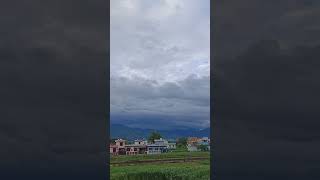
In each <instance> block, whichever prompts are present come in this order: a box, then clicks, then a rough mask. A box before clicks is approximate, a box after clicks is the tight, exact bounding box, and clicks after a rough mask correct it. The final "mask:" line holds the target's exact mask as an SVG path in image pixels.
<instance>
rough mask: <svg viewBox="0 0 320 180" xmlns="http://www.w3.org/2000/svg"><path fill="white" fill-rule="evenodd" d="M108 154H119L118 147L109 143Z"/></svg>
mask: <svg viewBox="0 0 320 180" xmlns="http://www.w3.org/2000/svg"><path fill="white" fill-rule="evenodd" d="M110 154H111V155H119V148H118V146H117V145H114V144H113V145H110Z"/></svg>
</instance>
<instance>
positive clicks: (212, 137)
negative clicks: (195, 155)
mask: <svg viewBox="0 0 320 180" xmlns="http://www.w3.org/2000/svg"><path fill="white" fill-rule="evenodd" d="M213 17H214V3H213V1H210V179H211V180H212V179H216V178H215V174H216V173H215V159H214V156H215V152H214V149H215V148H214V143H215V140H216V138H215V131H214V129H215V123H214V108H213V107H214V92H213V87H214V82H213V81H214V58H213V57H214V56H213V55H214V48H213V32H214V31H213V28H214V25H213V24H214V19H213Z"/></svg>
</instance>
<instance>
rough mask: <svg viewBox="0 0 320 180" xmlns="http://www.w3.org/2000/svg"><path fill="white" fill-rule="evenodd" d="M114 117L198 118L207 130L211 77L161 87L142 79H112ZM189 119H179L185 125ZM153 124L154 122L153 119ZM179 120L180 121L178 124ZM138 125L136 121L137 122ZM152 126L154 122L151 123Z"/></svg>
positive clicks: (112, 109) (170, 83) (186, 80)
mask: <svg viewBox="0 0 320 180" xmlns="http://www.w3.org/2000/svg"><path fill="white" fill-rule="evenodd" d="M111 81H113V82H114V83H112V84H111V88H110V90H111V94H112V96H111V114H112V115H119V114H126V115H139V114H140V115H141V116H145V115H148V116H169V117H171V118H174V119H176V116H183V117H188V116H190V117H194V118H195V117H196V118H197V119H194V120H195V121H198V122H197V123H196V124H198V127H206V126H208V123H209V113H210V100H209V98H208V97H209V95H210V94H209V93H210V84H209V83H208V82H209V81H210V80H209V77H208V76H207V77H196V76H192V75H191V76H189V77H188V78H187V79H185V80H182V81H179V82H166V83H164V84H159V83H158V82H157V81H155V80H147V79H142V78H132V79H128V78H125V77H118V78H113V79H111ZM189 119H190V118H187V119H180V120H178V122H176V123H177V124H179V123H180V124H181V125H183V124H184V123H185V122H186V121H188V120H189ZM150 121H152V120H150ZM179 121H180V122H179ZM135 123H136V122H135ZM150 123H153V122H150Z"/></svg>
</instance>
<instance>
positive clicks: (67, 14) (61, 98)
mask: <svg viewBox="0 0 320 180" xmlns="http://www.w3.org/2000/svg"><path fill="white" fill-rule="evenodd" d="M107 5H108V3H107V2H104V1H98V0H95V1H90V2H86V1H50V2H49V1H35V0H34V1H28V2H27V1H25V2H24V1H19V2H18V1H10V2H9V1H8V2H7V3H3V4H2V5H1V8H0V9H1V22H2V26H1V27H2V28H1V31H0V37H1V42H0V58H1V65H0V74H1V76H0V77H1V78H0V79H1V89H0V94H1V110H0V111H1V115H2V117H1V122H0V139H1V147H2V148H1V150H0V151H1V159H2V160H1V163H0V168H1V171H2V172H3V173H1V174H2V175H3V176H6V175H7V174H8V176H6V177H5V178H9V179H13V178H16V177H17V178H18V176H22V175H25V178H28V177H29V176H30V177H31V176H32V177H33V178H36V176H51V177H46V178H45V179H49V178H53V179H54V178H59V179H63V178H75V177H79V176H80V177H83V178H84V177H86V176H85V175H88V174H90V175H92V173H93V172H95V173H96V174H95V175H94V176H96V177H98V176H101V174H100V172H103V173H106V169H105V167H106V166H105V164H104V163H105V155H104V152H105V143H104V142H105V141H104V138H105V135H106V134H105V127H106V119H105V116H104V115H105V110H106V109H105V107H106V101H105V98H106V95H107V93H106V88H105V86H106V82H107V81H106V78H105V72H106V63H107V55H108V54H107V48H108V46H107V45H108V43H107V34H108V28H107V15H108V11H107V10H108V6H107ZM84 169H85V171H84ZM100 170H101V171H100ZM4 171H7V173H4ZM12 172H14V173H15V174H16V175H13V174H11V175H10V173H12ZM62 174H64V176H63V177H62V176H61V175H62ZM68 174H69V175H70V176H68ZM9 175H10V176H9ZM81 175H83V176H81ZM94 176H91V177H94ZM42 178H44V177H42Z"/></svg>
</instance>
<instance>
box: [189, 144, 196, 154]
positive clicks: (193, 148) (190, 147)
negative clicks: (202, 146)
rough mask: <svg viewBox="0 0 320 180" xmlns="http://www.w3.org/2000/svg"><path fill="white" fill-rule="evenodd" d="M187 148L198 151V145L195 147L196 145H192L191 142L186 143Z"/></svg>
mask: <svg viewBox="0 0 320 180" xmlns="http://www.w3.org/2000/svg"><path fill="white" fill-rule="evenodd" d="M187 149H188V151H190V152H195V151H199V149H198V147H197V146H196V145H193V144H188V145H187Z"/></svg>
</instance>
